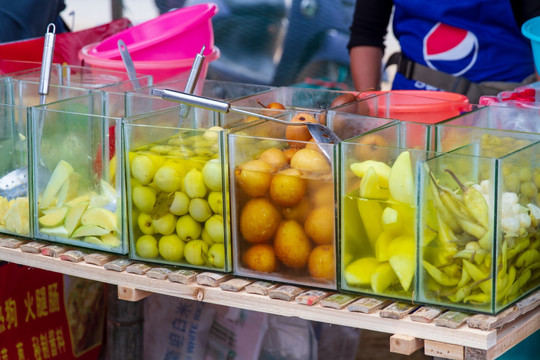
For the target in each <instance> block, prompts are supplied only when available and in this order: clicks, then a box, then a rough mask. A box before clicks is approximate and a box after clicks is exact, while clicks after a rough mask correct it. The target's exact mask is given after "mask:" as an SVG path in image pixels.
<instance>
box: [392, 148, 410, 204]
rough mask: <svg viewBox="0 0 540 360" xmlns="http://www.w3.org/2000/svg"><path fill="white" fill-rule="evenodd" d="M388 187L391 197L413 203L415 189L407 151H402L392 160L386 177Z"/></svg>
mask: <svg viewBox="0 0 540 360" xmlns="http://www.w3.org/2000/svg"><path fill="white" fill-rule="evenodd" d="M388 187H389V189H390V195H391V196H392V198H393V199H395V200H397V201H399V202H402V203H405V204H410V205H414V204H415V200H416V189H415V185H414V174H413V170H412V164H411V153H410V152H409V151H403V152H402V153H401V154H399V156H398V157H397V159H396V161H394V164H393V165H392V169H391V171H390V176H389V177H388Z"/></svg>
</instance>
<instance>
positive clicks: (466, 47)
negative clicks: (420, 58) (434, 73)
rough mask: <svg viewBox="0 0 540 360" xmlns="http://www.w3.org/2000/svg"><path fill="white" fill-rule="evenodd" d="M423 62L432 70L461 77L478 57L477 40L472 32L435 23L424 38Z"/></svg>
mask: <svg viewBox="0 0 540 360" xmlns="http://www.w3.org/2000/svg"><path fill="white" fill-rule="evenodd" d="M423 48H424V49H423V51H424V61H425V62H426V64H427V66H429V67H430V68H432V69H434V70H439V71H444V72H446V73H449V74H452V75H454V76H461V75H463V74H464V73H465V72H467V70H469V69H470V68H471V67H472V66H473V65H474V63H475V62H476V58H477V57H478V38H477V37H476V35H474V34H473V33H472V32H470V31H467V30H464V29H460V28H457V27H454V26H450V25H446V24H443V23H440V22H439V23H437V24H435V26H434V27H433V28H431V30H430V31H429V32H428V33H427V35H426V36H425V37H424V46H423Z"/></svg>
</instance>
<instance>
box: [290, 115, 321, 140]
mask: <svg viewBox="0 0 540 360" xmlns="http://www.w3.org/2000/svg"><path fill="white" fill-rule="evenodd" d="M291 122H292V123H307V122H310V123H316V122H317V120H316V119H315V118H314V117H313V115H310V114H307V113H300V114H297V115H295V116H294V117H293V118H292V119H291ZM285 138H287V140H293V141H290V142H289V144H290V146H292V147H295V146H302V145H303V144H301V143H297V142H295V140H296V141H309V139H311V133H310V132H309V130H308V128H307V126H305V125H304V126H298V125H296V126H287V129H286V130H285Z"/></svg>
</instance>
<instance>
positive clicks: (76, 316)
mask: <svg viewBox="0 0 540 360" xmlns="http://www.w3.org/2000/svg"><path fill="white" fill-rule="evenodd" d="M90 292H93V294H91V295H90ZM83 300H84V302H85V304H83ZM89 303H93V304H91V305H90V308H88V307H89V306H88V305H89ZM104 304H105V303H104V286H103V284H101V283H97V282H93V281H89V280H85V279H79V278H73V277H69V276H64V275H62V274H58V273H54V272H49V271H45V270H40V269H34V268H28V267H27V266H20V265H17V264H9V263H0V360H13V359H15V360H30V359H35V360H48V359H50V360H63V359H85V360H87V359H97V358H98V355H99V352H100V350H101V345H102V340H103V332H104V330H103V324H104V315H105V306H104Z"/></svg>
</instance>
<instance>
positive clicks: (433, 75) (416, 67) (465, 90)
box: [385, 53, 516, 103]
mask: <svg viewBox="0 0 540 360" xmlns="http://www.w3.org/2000/svg"><path fill="white" fill-rule="evenodd" d="M394 64H395V65H397V71H398V72H399V73H400V74H402V75H403V76H404V77H405V78H407V79H409V80H416V81H421V82H423V83H425V84H428V85H431V86H434V87H436V88H437V89H440V90H444V91H449V92H453V93H458V94H464V95H467V97H468V98H469V100H470V101H471V103H478V99H479V98H480V96H482V95H497V94H498V93H499V92H500V91H502V89H501V88H495V87H490V86H482V85H480V84H478V83H475V82H472V81H469V80H467V79H465V78H464V77H462V76H454V75H450V74H448V73H445V72H442V71H438V70H434V69H431V68H429V67H427V66H425V65H422V64H419V63H417V62H414V61H412V60H410V59H407V58H406V57H405V56H403V54H401V53H394V54H392V55H391V56H390V58H388V61H387V63H386V65H385V68H386V67H388V66H390V65H394ZM509 84H510V83H509ZM512 84H516V83H512ZM514 88H515V87H514Z"/></svg>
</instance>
